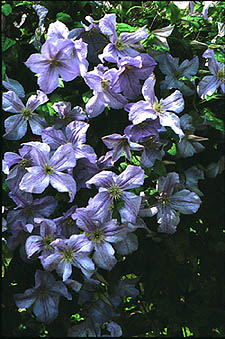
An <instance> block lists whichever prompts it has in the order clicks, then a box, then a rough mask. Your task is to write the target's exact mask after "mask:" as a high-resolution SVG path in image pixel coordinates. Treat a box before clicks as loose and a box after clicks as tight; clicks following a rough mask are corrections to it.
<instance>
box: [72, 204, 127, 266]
mask: <svg viewBox="0 0 225 339" xmlns="http://www.w3.org/2000/svg"><path fill="white" fill-rule="evenodd" d="M72 217H73V219H76V221H77V226H78V227H79V228H80V229H81V230H82V231H84V232H85V234H86V236H87V238H88V241H89V242H90V243H91V245H92V247H93V248H94V249H95V252H94V255H93V260H94V262H95V263H96V264H97V266H99V267H101V268H103V269H105V270H111V269H112V268H113V266H114V265H115V264H116V262H117V260H116V258H115V256H114V253H115V250H114V248H113V247H112V245H111V243H116V242H119V241H121V240H123V239H124V238H125V236H126V233H127V232H126V230H125V228H123V227H121V226H119V225H118V223H117V220H116V219H110V218H105V219H104V220H103V221H102V222H101V221H100V220H96V219H94V218H93V214H92V210H91V208H78V209H77V210H76V212H75V213H74V214H73V215H72Z"/></svg>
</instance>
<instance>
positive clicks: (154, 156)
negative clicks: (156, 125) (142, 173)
mask: <svg viewBox="0 0 225 339" xmlns="http://www.w3.org/2000/svg"><path fill="white" fill-rule="evenodd" d="M140 143H141V145H143V146H144V150H143V152H142V155H141V160H140V162H141V165H142V166H143V167H152V166H154V164H155V161H156V160H162V158H163V157H164V155H165V152H164V150H163V146H164V145H165V143H163V142H161V141H160V140H159V138H157V137H156V136H155V135H152V136H149V137H145V138H142V139H141V140H140Z"/></svg>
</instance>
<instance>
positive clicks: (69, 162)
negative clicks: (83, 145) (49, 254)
mask: <svg viewBox="0 0 225 339" xmlns="http://www.w3.org/2000/svg"><path fill="white" fill-rule="evenodd" d="M49 164H50V166H53V167H54V169H55V170H57V171H64V170H66V169H68V168H71V167H74V166H75V165H76V157H75V154H74V152H73V148H72V145H71V144H70V143H69V144H65V145H61V146H59V148H57V150H56V151H55V153H54V154H53V156H52V157H51V159H50V161H49Z"/></svg>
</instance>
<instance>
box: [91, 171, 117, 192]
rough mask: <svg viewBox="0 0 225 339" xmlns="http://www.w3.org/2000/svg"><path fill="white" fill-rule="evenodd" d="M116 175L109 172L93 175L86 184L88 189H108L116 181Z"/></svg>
mask: <svg viewBox="0 0 225 339" xmlns="http://www.w3.org/2000/svg"><path fill="white" fill-rule="evenodd" d="M116 177H117V176H116V174H115V173H113V172H110V171H102V172H100V173H97V174H96V175H94V176H93V177H92V178H91V179H89V180H88V181H87V182H86V185H87V187H88V188H91V185H95V186H97V187H104V188H108V187H109V186H111V185H113V184H114V183H115V180H116Z"/></svg>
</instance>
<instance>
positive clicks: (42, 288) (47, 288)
mask: <svg viewBox="0 0 225 339" xmlns="http://www.w3.org/2000/svg"><path fill="white" fill-rule="evenodd" d="M60 296H63V297H65V298H66V299H67V300H72V296H71V294H70V293H69V292H68V290H67V287H66V286H65V285H64V283H63V282H62V281H56V280H55V278H54V277H53V275H52V274H51V273H49V272H44V271H41V270H36V273H35V286H34V287H33V288H29V289H28V290H26V291H25V292H24V293H18V294H15V295H14V299H15V303H16V306H17V307H18V308H29V307H31V306H33V312H34V314H35V316H36V317H37V318H36V319H37V320H38V321H40V322H44V323H50V322H52V321H54V320H55V319H56V318H57V316H58V305H59V297H60Z"/></svg>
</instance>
